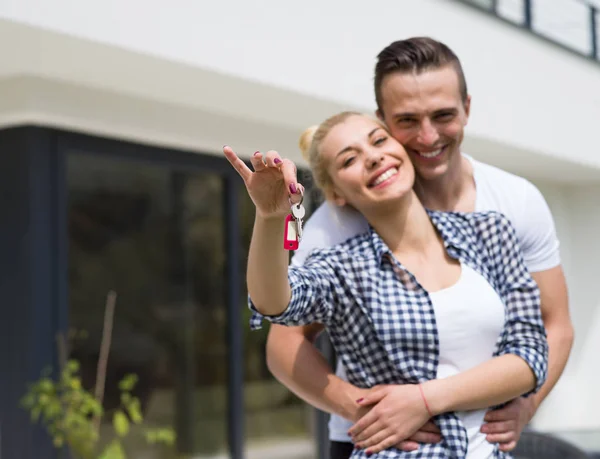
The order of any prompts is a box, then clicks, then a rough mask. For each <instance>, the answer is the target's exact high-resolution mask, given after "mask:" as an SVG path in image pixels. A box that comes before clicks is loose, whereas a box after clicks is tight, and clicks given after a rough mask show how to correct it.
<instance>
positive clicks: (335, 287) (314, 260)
mask: <svg viewBox="0 0 600 459" xmlns="http://www.w3.org/2000/svg"><path fill="white" fill-rule="evenodd" d="M339 278H340V276H339V275H338V274H337V270H336V269H335V268H334V266H333V264H332V263H331V260H330V259H328V257H327V256H326V255H325V253H323V252H313V253H312V254H311V255H310V256H309V258H307V260H306V262H305V263H304V265H303V266H290V267H289V268H288V280H289V283H290V287H291V290H292V294H291V298H290V302H289V304H288V307H287V308H286V310H285V311H283V312H282V313H281V314H279V315H276V316H267V315H264V314H261V313H260V312H259V311H258V310H257V309H256V307H255V306H254V304H253V302H252V299H251V298H250V297H248V305H249V307H250V309H251V311H252V315H251V317H250V328H251V329H253V330H256V329H259V328H261V327H262V322H263V320H265V319H266V320H268V321H270V322H272V323H277V324H282V325H306V324H310V323H315V322H318V323H322V324H325V325H329V324H331V322H332V318H333V316H334V305H335V304H336V300H338V299H340V298H341V297H342V296H343V290H342V291H341V290H340V289H342V287H341V282H340V281H339Z"/></svg>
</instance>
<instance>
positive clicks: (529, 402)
mask: <svg viewBox="0 0 600 459" xmlns="http://www.w3.org/2000/svg"><path fill="white" fill-rule="evenodd" d="M535 410H536V407H535V402H534V401H533V397H528V398H523V397H519V398H517V399H515V400H513V401H512V402H510V403H509V404H507V405H506V406H505V407H503V408H501V409H498V410H492V411H488V412H487V414H486V415H485V418H484V421H485V422H486V423H485V424H483V426H481V432H482V433H484V434H487V435H486V440H487V441H488V442H490V443H499V446H500V450H501V451H504V452H508V451H512V450H513V449H515V447H516V446H517V442H518V441H519V438H520V437H521V432H522V431H523V429H524V428H525V426H526V425H527V423H528V422H529V421H530V420H531V418H532V417H533V415H534V414H535Z"/></svg>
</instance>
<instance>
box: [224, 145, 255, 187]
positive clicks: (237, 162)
mask: <svg viewBox="0 0 600 459" xmlns="http://www.w3.org/2000/svg"><path fill="white" fill-rule="evenodd" d="M223 153H225V157H226V158H227V160H228V161H229V163H230V164H231V165H232V166H233V168H234V169H235V170H236V171H237V173H238V174H240V177H242V179H243V180H244V182H246V181H248V179H250V177H251V176H252V171H251V170H250V168H249V167H248V166H246V163H244V161H242V160H241V159H240V158H238V155H236V154H235V152H234V151H233V149H232V148H231V147H229V146H227V145H225V146H224V147H223Z"/></svg>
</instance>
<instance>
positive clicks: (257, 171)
mask: <svg viewBox="0 0 600 459" xmlns="http://www.w3.org/2000/svg"><path fill="white" fill-rule="evenodd" d="M223 153H224V154H225V157H226V158H227V160H228V161H229V162H230V163H231V165H232V166H233V167H234V169H235V170H236V171H237V172H238V174H239V175H240V177H241V178H242V180H244V185H245V186H246V189H247V190H248V195H249V196H250V198H251V199H252V201H253V202H254V205H255V206H256V217H255V221H254V230H253V232H252V240H251V242H250V251H249V254H248V270H247V275H246V281H247V284H248V293H249V294H250V296H251V297H252V299H253V301H254V306H255V307H256V309H257V310H258V311H260V312H261V313H263V314H266V315H277V314H281V313H282V312H283V311H284V310H285V309H286V308H287V305H288V303H289V301H290V284H289V282H288V277H287V270H288V262H289V253H288V252H287V251H286V250H285V249H284V248H283V234H284V228H283V226H284V223H285V216H286V215H287V214H288V213H289V212H290V199H292V200H294V202H297V201H299V200H300V194H299V193H300V192H301V185H299V184H298V183H297V181H296V167H295V166H294V163H292V162H291V161H289V160H283V159H281V158H280V156H279V154H278V153H277V152H275V151H269V152H267V154H266V155H265V156H264V158H263V155H262V153H260V152H258V151H257V152H256V153H254V155H253V156H252V158H251V159H250V162H251V164H252V167H253V168H254V171H252V170H250V168H248V166H246V164H245V163H244V161H242V160H241V159H240V158H238V156H237V155H236V154H235V152H234V151H233V150H232V149H231V148H230V147H228V146H225V147H223Z"/></svg>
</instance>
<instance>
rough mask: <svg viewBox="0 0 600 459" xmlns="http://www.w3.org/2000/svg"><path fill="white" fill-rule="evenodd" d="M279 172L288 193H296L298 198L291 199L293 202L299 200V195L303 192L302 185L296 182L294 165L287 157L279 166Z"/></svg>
mask: <svg viewBox="0 0 600 459" xmlns="http://www.w3.org/2000/svg"><path fill="white" fill-rule="evenodd" d="M280 170H281V173H282V174H283V180H284V182H285V186H286V188H287V189H288V190H289V192H290V195H292V196H293V195H297V196H298V199H293V202H297V201H299V200H300V196H301V195H302V193H303V192H304V188H302V185H300V184H299V183H298V177H297V176H296V165H295V164H294V163H293V162H292V161H290V160H289V159H284V160H283V161H282V163H281V167H280Z"/></svg>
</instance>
